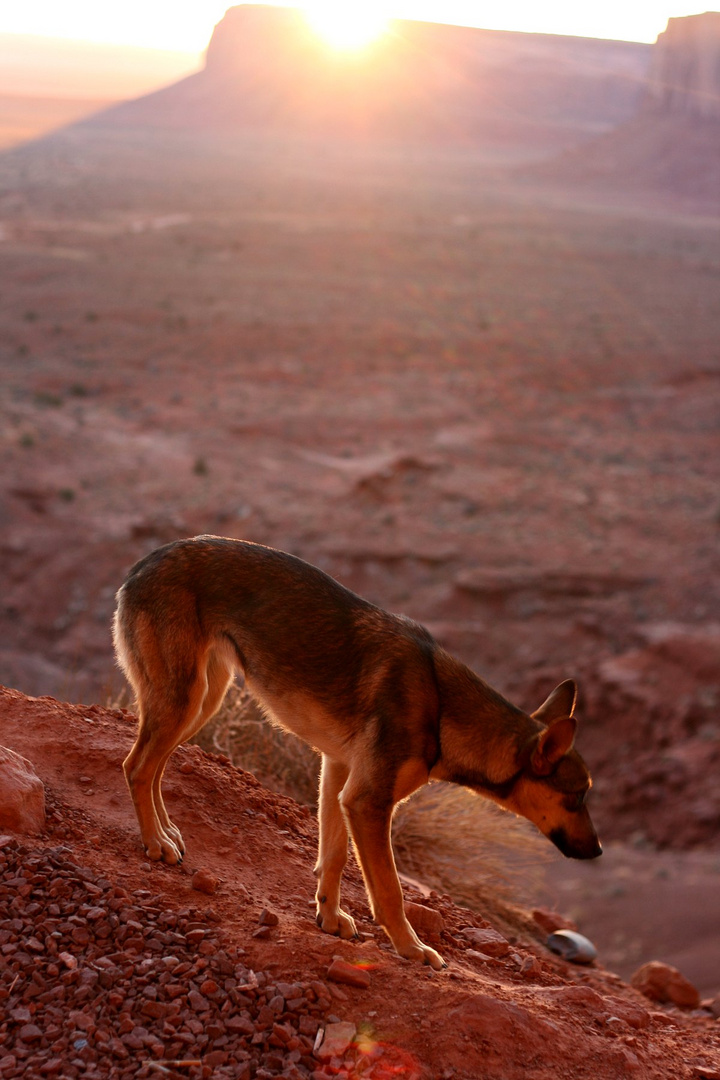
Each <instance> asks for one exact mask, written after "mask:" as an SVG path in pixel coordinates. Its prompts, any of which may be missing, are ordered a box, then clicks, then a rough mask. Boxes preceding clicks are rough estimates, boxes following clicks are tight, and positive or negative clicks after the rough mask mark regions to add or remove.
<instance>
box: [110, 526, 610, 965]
mask: <svg viewBox="0 0 720 1080" xmlns="http://www.w3.org/2000/svg"><path fill="white" fill-rule="evenodd" d="M114 643H115V650H116V654H117V659H118V662H119V664H120V666H121V668H122V669H123V670H124V672H125V674H126V676H127V678H128V681H129V682H130V684H131V686H132V687H133V689H134V691H135V694H136V696H137V703H138V711H139V728H138V734H137V740H136V742H135V744H134V746H133V748H132V750H131V751H130V754H129V755H128V757H127V758H126V760H125V762H124V764H123V769H124V772H125V777H126V780H127V784H128V787H129V790H130V794H131V797H132V800H133V803H134V806H135V811H136V814H137V818H138V822H139V825H140V832H141V836H142V842H143V844H144V845H145V849H146V851H147V854H148V856H149V858H150V859H163V860H164V861H165V862H167V863H179V862H180V861H181V859H182V857H183V853H184V850H185V847H184V844H183V839H182V835H181V833H180V830H179V829H178V827H177V826H176V825H174V824H173V822H172V821H171V820H170V818H169V817H168V814H167V810H166V809H165V805H164V803H163V798H162V793H161V782H162V776H163V771H164V769H165V766H166V764H167V761H168V758H169V757H170V755H171V754H172V752H173V750H174V749H175V748H176V747H177V746H179V745H180V744H181V743H183V742H185V741H186V740H187V739H189V738H190V737H191V736H192V735H195V734H196V732H198V731H199V730H200V728H201V727H202V726H203V725H204V724H205V723H207V721H208V720H209V719H210V718H211V716H213V714H214V713H215V712H216V711H217V710H218V708H219V707H220V704H221V703H222V700H223V698H224V696H225V693H226V691H227V689H228V687H229V685H230V683H231V682H232V680H233V678H234V677H235V675H236V673H240V674H241V675H242V676H243V678H244V680H245V684H246V686H247V688H248V690H249V691H250V692H251V693H252V694H253V696H254V697H255V698H256V700H257V701H258V703H259V704H260V705H261V707H262V708H263V710H264V712H265V714H266V715H267V717H268V719H270V720H271V721H273V722H275V723H277V724H279V725H280V726H281V727H283V728H285V729H287V730H288V731H292V732H294V733H295V734H296V735H298V736H299V737H300V738H301V739H303V740H304V741H305V742H307V743H309V745H310V746H312V747H314V748H315V749H316V750H317V751H318V752H319V753H320V754H321V755H322V765H321V773H320V798H319V811H318V817H319V833H320V838H319V850H318V859H317V864H316V867H315V874H316V876H317V879H318V886H317V893H316V906H317V923H318V925H319V926H320V928H321V929H322V930H324V931H326V932H327V933H330V934H336V935H339V936H340V937H342V938H352V937H356V936H357V929H356V926H355V922H354V920H353V919H352V918H351V916H350V915H348V913H347V912H345V911H343V910H342V908H341V907H340V879H341V876H342V873H343V869H344V867H345V864H346V861H347V856H348V833H349V834H350V837H351V839H352V842H353V845H354V848H355V851H356V854H357V859H358V863H359V865H360V868H361V870H362V874H363V878H364V880H365V885H366V888H367V893H368V897H369V900H370V906H371V909H372V914H373V917H374V919H375V921H376V922H377V923H378V924H379V925H381V926H382V927H384V929H385V931H386V933H387V934H388V936H389V937H390V939H391V941H392V943H393V945H394V947H395V949H396V950H397V952H398V953H399V954H400V956H403V957H406V958H408V959H410V960H418V961H421V962H423V963H425V964H430V965H431V966H432V967H433V968H435V969H440V968H442V967H444V966H445V964H444V961H443V959H442V957H441V956H440V955H439V953H437V952H436V951H435V950H434V949H432V948H430V947H429V946H427V945H425V944H424V943H423V942H422V941H421V940H420V939H419V938H418V936H417V935H416V933H415V931H414V930H413V928H412V927H411V926H410V923H409V922H408V920H407V918H406V916H405V911H404V907H403V896H402V889H401V886H400V881H399V879H398V875H397V870H396V868H395V861H394V857H393V852H392V846H391V839H390V831H391V822H392V816H393V811H394V808H395V807H396V805H397V804H398V803H399V802H401V801H402V800H403V799H406V798H407V797H408V796H409V795H411V794H412V792H414V791H415V790H416V789H417V788H419V787H421V786H422V785H423V784H426V783H427V782H428V781H430V780H446V781H450V782H451V783H455V784H462V785H463V786H464V787H467V788H470V789H471V790H472V791H475V792H478V793H479V794H480V795H484V796H486V797H487V798H489V799H492V800H493V801H494V802H496V803H499V805H500V806H502V807H504V808H506V809H507V810H510V811H512V812H514V813H515V814H520V815H522V816H523V817H525V818H528V819H529V820H530V821H531V822H533V823H534V824H535V825H536V826H537V827H538V828H539V829H540V831H541V832H542V833H544V834H545V836H547V837H549V839H550V840H551V841H552V842H553V843H554V844H555V845H556V846H557V847H558V848H559V849H560V851H562V853H563V854H564V855H566V856H568V857H569V858H573V859H594V858H595V857H596V856H598V855H600V854H601V852H602V848H601V846H600V843H599V841H598V837H597V833H596V831H595V829H594V827H593V824H592V822H591V820H590V815H589V813H588V810H587V807H586V805H585V800H586V796H587V793H588V791H589V789H590V786H591V779H590V774H589V772H588V769H587V767H586V765H585V763H584V762H583V760H582V758H581V757H580V755H579V754H578V753H577V751H576V750H575V749H574V748H573V744H574V741H575V733H576V729H577V721H576V719H575V717H574V709H575V699H576V688H575V683H574V682H573V681H572V680H567V681H566V682H563V683H561V684H560V685H559V686H558V687H557V688H556V689H555V690H553V692H552V693H551V694H550V696H549V697H548V699H547V701H545V703H544V704H543V705H541V706H540V708H539V709H537V710H536V711H535V712H534V713H532V714H531V715H528V714H527V713H525V712H523V711H522V710H521V709H518V708H516V707H515V706H514V705H511V704H510V702H508V701H506V700H505V699H504V698H503V697H502V696H501V695H500V694H499V693H497V692H496V691H495V690H493V689H492V688H491V687H490V686H489V685H488V684H487V683H485V682H484V681H483V680H482V679H481V678H480V677H479V676H478V675H476V674H475V673H474V672H472V671H471V670H470V669H469V668H467V667H466V666H465V665H464V664H462V663H460V662H459V661H458V660H456V659H454V658H453V657H452V656H450V654H449V653H447V652H446V651H445V650H444V649H443V648H441V647H440V646H439V645H438V644H437V642H436V641H435V640H434V639H433V637H432V635H431V634H430V633H429V632H428V631H427V630H426V629H425V628H424V627H423V626H420V625H419V624H418V623H415V622H413V621H411V620H410V619H407V618H405V617H404V616H400V615H392V614H390V613H389V612H386V611H384V610H382V609H381V608H379V607H376V606H375V605H374V604H371V603H369V602H368V601H366V600H363V599H362V598H361V597H359V596H357V595H356V594H355V593H353V592H350V590H349V589H346V588H344V587H343V586H342V585H340V584H339V583H338V582H337V581H335V580H334V579H333V578H331V577H329V576H328V575H327V574H325V573H324V572H323V571H322V570H319V569H317V568H316V567H314V566H312V565H310V564H309V563H307V562H304V561H303V560H301V559H298V558H296V557H295V556H293V555H289V554H286V553H285V552H283V551H277V550H275V549H273V548H269V547H263V546H261V545H259V544H254V543H250V542H247V541H243V540H232V539H226V538H224V537H216V536H198V537H195V538H194V539H188V540H178V541H175V542H173V543H170V544H166V545H165V546H164V547H161V548H158V549H157V550H155V551H153V552H152V553H151V554H149V555H147V556H146V557H145V558H144V559H141V560H140V562H138V563H137V564H136V565H135V566H134V567H133V568H132V570H131V571H130V573H129V575H128V578H127V580H126V581H125V583H124V584H123V585H122V587H121V588H120V590H119V592H118V594H117V611H116V614H115V621H114Z"/></svg>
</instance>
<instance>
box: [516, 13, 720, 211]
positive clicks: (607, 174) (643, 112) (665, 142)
mask: <svg viewBox="0 0 720 1080" xmlns="http://www.w3.org/2000/svg"><path fill="white" fill-rule="evenodd" d="M546 178H548V179H552V180H553V181H560V182H562V183H571V184H573V185H574V186H584V187H590V188H593V189H594V190H595V192H596V193H597V192H600V191H604V192H609V191H616V192H619V191H624V192H629V191H634V192H635V193H638V192H643V193H644V194H645V195H647V194H649V193H651V192H656V193H662V194H664V195H668V194H671V195H673V196H676V197H679V198H680V199H683V200H685V201H686V202H687V203H688V204H690V203H692V204H694V205H695V206H696V207H702V208H703V210H704V212H709V213H718V212H719V211H720V12H714V11H708V12H705V14H704V15H688V16H687V17H685V18H680V19H670V20H669V21H668V26H667V29H666V30H665V32H664V33H662V34H660V36H659V38H658V41H657V43H656V44H655V45H654V46H652V59H651V62H650V68H649V73H648V80H647V84H646V87H645V89H644V91H643V94H642V97H641V101H640V103H639V108H638V109H637V112H636V114H635V115H634V116H633V117H632V118H630V119H629V120H626V121H625V122H623V123H622V124H619V125H618V127H617V128H616V129H615V130H613V131H610V132H607V133H606V134H604V135H601V136H599V137H598V138H597V139H594V140H592V141H591V142H588V143H585V144H584V145H582V146H580V147H577V146H576V147H571V148H569V149H568V150H567V151H565V152H563V153H562V154H561V155H560V156H559V157H558V158H556V159H555V160H554V161H551V162H547V163H542V164H541V165H539V166H537V167H536V168H535V169H533V170H532V171H531V172H530V173H529V174H528V180H532V181H536V180H539V179H546Z"/></svg>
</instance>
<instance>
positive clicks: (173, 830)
mask: <svg viewBox="0 0 720 1080" xmlns="http://www.w3.org/2000/svg"><path fill="white" fill-rule="evenodd" d="M233 674H234V672H233V665H232V664H231V663H230V662H229V661H227V660H226V659H225V658H224V657H223V656H221V655H220V654H219V653H218V652H217V651H216V650H211V651H210V653H209V654H208V659H207V667H206V672H205V679H206V684H207V685H206V689H205V695H204V697H203V701H202V704H201V706H200V710H199V712H198V713H197V715H195V716H194V717H191V718H190V719H189V720H188V722H187V723H186V724H185V725H184V727H182V728H179V729H177V731H176V735H175V739H174V740H173V743H172V746H170V748H169V749H168V750H166V752H165V753H164V755H163V757H162V758H161V759H160V761H159V762H158V766H157V769H156V770H155V776H154V777H153V784H152V795H153V804H154V806H155V812H156V814H157V817H158V821H159V822H160V826H161V828H162V830H163V832H164V833H165V834H166V836H168V837H169V838H170V839H171V840H172V841H173V843H174V844H175V845H176V847H177V848H178V850H179V851H180V857H181V858H182V855H183V854H184V852H185V844H184V842H183V838H182V833H181V832H180V830H179V829H178V827H177V825H174V824H173V823H172V821H171V820H170V817H169V815H168V812H167V809H166V807H165V801H164V799H163V797H162V778H163V773H164V772H165V766H166V765H167V763H168V760H169V758H170V755H171V754H172V753H173V751H174V750H175V749H176V748H177V747H178V746H180V745H181V744H182V743H184V742H187V741H188V739H191V738H192V737H193V735H197V733H198V731H200V729H201V728H203V727H204V726H205V724H206V723H207V722H208V720H210V719H211V718H212V717H213V716H214V715H215V713H216V712H217V711H218V709H219V708H220V706H221V705H222V702H223V699H224V697H225V694H226V693H227V691H228V687H229V686H230V683H231V682H232V679H233Z"/></svg>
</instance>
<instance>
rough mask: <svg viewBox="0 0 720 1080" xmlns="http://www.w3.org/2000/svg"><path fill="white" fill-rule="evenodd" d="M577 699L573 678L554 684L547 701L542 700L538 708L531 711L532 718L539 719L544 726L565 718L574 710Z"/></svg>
mask: <svg viewBox="0 0 720 1080" xmlns="http://www.w3.org/2000/svg"><path fill="white" fill-rule="evenodd" d="M576 701H577V686H576V685H575V681H574V680H573V679H566V680H565V682H561V683H560V685H559V686H556V687H555V689H554V690H553V692H552V694H551V695H550V697H549V698H548V699H547V701H543V703H542V705H541V706H540V708H539V709H536V710H535V712H534V713H532V714H531V715H532V718H533V720H539V721H540V723H541V724H545V725H546V726H548V725H550V724H552V723H553V721H554V720H561V719H565V718H566V717H568V716H572V715H573V713H574V712H575V702H576Z"/></svg>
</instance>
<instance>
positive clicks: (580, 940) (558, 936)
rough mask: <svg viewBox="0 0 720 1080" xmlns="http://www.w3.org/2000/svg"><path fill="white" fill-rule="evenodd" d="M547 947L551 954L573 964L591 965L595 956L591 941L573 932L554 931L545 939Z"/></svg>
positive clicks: (595, 950)
mask: <svg viewBox="0 0 720 1080" xmlns="http://www.w3.org/2000/svg"><path fill="white" fill-rule="evenodd" d="M547 945H548V948H549V949H550V950H551V951H552V952H554V953H558V955H559V956H562V957H563V959H564V960H572V962H573V964H592V962H593V960H594V959H595V958H596V956H597V949H596V948H595V946H594V945H593V943H592V941H590V939H589V938H586V937H583V935H582V934H578V933H577V932H576V931H575V930H556V931H555V933H554V934H551V935H550V937H549V938H548V939H547Z"/></svg>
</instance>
